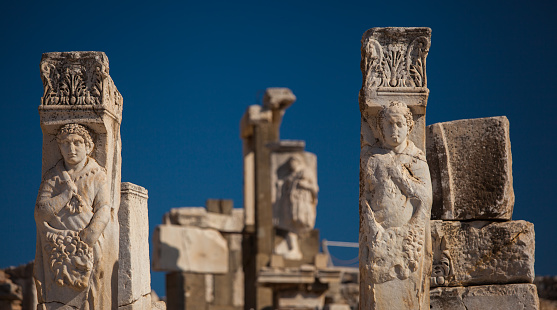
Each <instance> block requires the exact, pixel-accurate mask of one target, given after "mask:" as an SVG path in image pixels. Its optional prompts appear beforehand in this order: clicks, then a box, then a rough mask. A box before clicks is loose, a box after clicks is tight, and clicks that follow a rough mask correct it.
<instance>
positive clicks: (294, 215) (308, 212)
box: [278, 167, 318, 234]
mask: <svg viewBox="0 0 557 310" xmlns="http://www.w3.org/2000/svg"><path fill="white" fill-rule="evenodd" d="M317 191H318V187H317V184H316V182H315V180H314V178H313V177H312V175H311V172H310V171H309V170H308V169H306V168H305V167H304V168H301V169H299V170H297V171H293V172H292V173H291V174H290V175H289V176H288V177H286V178H285V179H284V183H283V184H282V187H281V198H280V204H279V210H278V211H279V212H280V216H279V227H281V228H283V229H286V230H289V231H292V232H294V233H296V234H300V233H304V232H307V231H309V230H311V229H313V227H315V217H316V205H317Z"/></svg>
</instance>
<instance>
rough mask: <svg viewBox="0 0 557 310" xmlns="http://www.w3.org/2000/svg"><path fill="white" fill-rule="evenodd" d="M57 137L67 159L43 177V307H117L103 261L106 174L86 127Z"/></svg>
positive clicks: (39, 265)
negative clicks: (94, 156)
mask: <svg viewBox="0 0 557 310" xmlns="http://www.w3.org/2000/svg"><path fill="white" fill-rule="evenodd" d="M56 139H57V142H58V146H59V148H60V153H61V155H62V159H61V160H60V161H59V162H58V163H57V164H56V165H55V166H54V167H52V169H50V170H49V171H47V172H46V173H45V175H44V176H43V180H42V182H41V186H40V189H39V194H38V197H37V203H36V206H35V221H36V224H37V252H36V258H35V272H34V273H35V280H36V284H37V293H38V299H39V309H57V308H59V307H61V306H63V305H67V306H72V307H75V308H77V309H91V310H92V309H111V308H112V300H111V298H107V296H108V297H110V296H111V294H106V293H105V291H109V290H111V276H110V275H111V274H112V270H105V269H107V268H111V267H112V266H111V265H110V266H109V264H103V263H102V259H103V251H106V250H107V249H103V245H104V240H105V236H104V230H105V227H106V225H107V224H108V223H109V222H110V221H111V213H112V208H111V204H110V196H109V189H108V183H107V176H106V171H105V170H104V168H102V167H100V166H99V164H98V163H97V162H96V161H95V159H93V158H92V157H90V154H91V152H92V151H93V148H94V143H93V139H92V138H91V134H90V133H89V131H88V129H87V128H86V127H85V126H82V125H79V124H67V125H65V126H63V127H62V128H61V129H60V130H59V132H58V134H57V136H56Z"/></svg>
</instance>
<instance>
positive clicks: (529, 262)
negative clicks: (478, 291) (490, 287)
mask: <svg viewBox="0 0 557 310" xmlns="http://www.w3.org/2000/svg"><path fill="white" fill-rule="evenodd" d="M431 232H432V237H433V252H434V255H433V258H434V259H433V273H432V281H431V286H432V287H436V286H469V285H482V284H506V283H531V282H532V281H533V280H534V252H535V234H534V225H533V224H532V223H529V222H526V221H512V222H486V221H473V222H457V221H432V222H431Z"/></svg>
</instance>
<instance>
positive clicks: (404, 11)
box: [0, 1, 557, 294]
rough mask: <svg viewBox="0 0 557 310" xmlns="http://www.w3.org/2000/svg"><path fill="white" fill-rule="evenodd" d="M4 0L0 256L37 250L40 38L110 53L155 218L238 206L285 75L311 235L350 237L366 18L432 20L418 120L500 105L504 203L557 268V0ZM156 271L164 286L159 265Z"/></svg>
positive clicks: (48, 47) (493, 110) (125, 131)
mask: <svg viewBox="0 0 557 310" xmlns="http://www.w3.org/2000/svg"><path fill="white" fill-rule="evenodd" d="M5 2H6V3H4V4H3V5H2V9H1V10H0V28H1V29H2V32H0V44H1V47H2V48H1V49H0V59H2V66H1V69H0V94H1V99H0V102H1V109H2V113H1V114H0V141H2V145H3V147H2V150H3V151H2V152H1V153H0V169H1V171H2V174H3V177H2V178H0V193H1V196H0V197H2V200H1V201H0V210H1V211H0V212H1V216H0V236H2V239H1V240H2V241H1V242H0V268H3V267H6V266H9V265H17V264H20V263H24V262H27V261H30V260H32V259H33V258H34V253H35V223H34V219H33V208H34V204H35V199H36V195H37V190H38V187H39V184H40V180H41V175H40V174H41V145H42V133H41V129H40V127H39V117H38V112H37V106H38V105H39V103H40V97H41V95H42V83H41V79H40V75H39V62H40V59H41V54H42V53H43V52H52V51H79V50H95V51H104V52H106V54H107V55H108V58H109V60H110V74H111V76H112V78H113V80H114V81H115V83H116V86H117V87H118V89H119V91H120V92H121V93H122V95H123V97H124V116H123V123H122V129H121V132H122V142H123V151H122V157H123V165H122V180H123V181H129V182H133V183H136V184H139V185H142V186H144V187H146V188H147V189H148V190H149V221H150V229H151V232H152V231H153V229H154V227H155V226H156V225H158V224H160V223H161V218H162V215H163V214H164V213H165V212H167V211H168V210H169V209H170V208H173V207H180V206H202V205H204V202H205V200H206V199H207V198H231V199H234V203H235V206H237V207H241V206H242V199H243V198H242V149H241V140H240V138H239V121H240V118H241V116H242V114H243V113H244V111H245V109H246V108H247V106H249V105H251V104H257V103H259V102H260V98H261V95H262V93H263V91H264V89H265V88H267V87H275V86H280V87H289V88H291V89H292V90H293V92H294V93H295V94H296V96H297V97H298V101H297V102H295V103H294V105H293V106H292V107H290V108H289V109H288V110H287V112H286V115H285V117H284V120H283V124H282V130H281V136H282V138H284V139H301V140H305V141H306V143H307V150H308V151H310V152H314V153H316V154H317V156H318V178H319V186H320V193H319V205H318V217H317V228H319V229H320V230H321V237H322V238H326V239H328V240H338V241H352V242H357V240H358V171H359V152H360V146H359V140H360V133H359V130H360V129H359V128H360V114H359V113H360V112H359V109H358V101H357V98H358V90H359V89H360V86H361V72H360V68H359V63H360V39H361V36H362V34H363V33H364V31H365V30H367V29H368V28H372V27H385V26H427V27H431V28H432V30H433V34H432V45H431V49H430V53H429V56H428V59H427V75H428V86H429V89H430V98H429V103H428V109H427V123H428V124H432V123H435V122H442V121H450V120H456V119H465V118H476V117H488V116H498V115H506V116H507V117H508V118H509V120H510V124H511V141H512V153H513V164H514V165H513V172H514V190H515V194H516V204H515V211H514V215H513V218H514V219H523V220H527V221H531V222H533V223H534V224H535V229H536V232H537V236H536V248H537V250H536V273H538V274H553V275H555V274H557V265H556V264H555V263H554V261H555V257H556V256H557V241H556V239H555V235H556V233H557V229H556V225H555V219H556V218H557V211H556V207H557V205H556V203H555V202H554V198H552V197H553V196H552V195H553V194H551V193H555V191H556V189H555V188H554V187H555V181H554V180H555V176H556V175H557V169H556V166H555V154H556V147H555V142H556V141H557V140H556V132H555V131H556V130H555V123H554V119H555V112H556V111H557V109H556V108H555V104H556V103H557V102H556V100H555V89H556V88H555V85H556V84H557V78H556V72H557V65H556V61H555V58H556V57H555V53H556V48H557V44H556V39H557V37H556V33H557V21H556V19H557V14H556V12H557V5H556V4H555V3H556V2H554V1H546V2H540V1H528V3H527V1H500V2H495V1H494V2H490V1H466V2H465V3H464V2H463V3H462V4H458V3H453V2H452V1H437V2H427V1H396V2H395V1H360V2H356V1H311V2H310V1H305V2H304V1H250V2H241V1H211V2H206V3H201V2H190V1H180V2H177V3H169V2H166V1H151V2H148V3H140V2H138V1H126V2H124V1H118V2H117V3H109V2H106V3H103V2H101V1H89V2H77V1H75V2H74V1H42V2H38V3H30V2H27V1H11V2H8V1H5ZM299 2H300V3H299ZM346 258H351V257H346ZM152 286H153V287H154V288H155V290H157V291H158V292H159V293H162V294H164V293H163V291H164V276H163V274H162V273H153V285H152Z"/></svg>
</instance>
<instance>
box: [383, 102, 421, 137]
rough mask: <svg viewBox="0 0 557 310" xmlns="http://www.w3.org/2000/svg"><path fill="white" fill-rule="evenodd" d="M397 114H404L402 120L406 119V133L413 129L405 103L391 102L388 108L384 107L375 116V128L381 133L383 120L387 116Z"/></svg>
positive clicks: (410, 115) (410, 116)
mask: <svg viewBox="0 0 557 310" xmlns="http://www.w3.org/2000/svg"><path fill="white" fill-rule="evenodd" d="M394 112H399V113H402V114H404V118H406V125H407V126H408V133H410V132H411V131H412V129H414V118H413V117H412V111H410V109H409V108H408V106H407V105H406V103H404V102H400V101H391V103H389V106H384V107H383V108H382V109H381V111H379V113H378V114H377V126H378V127H379V129H380V130H381V132H383V127H382V126H383V125H382V124H383V118H385V116H386V115H387V114H390V113H394Z"/></svg>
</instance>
